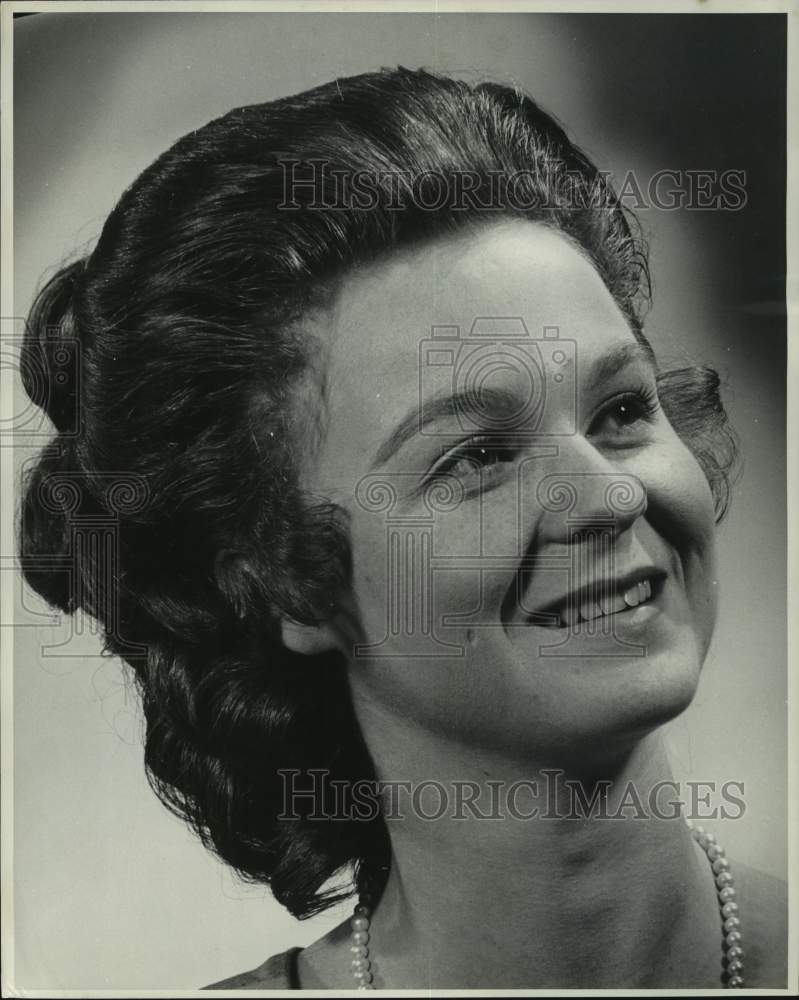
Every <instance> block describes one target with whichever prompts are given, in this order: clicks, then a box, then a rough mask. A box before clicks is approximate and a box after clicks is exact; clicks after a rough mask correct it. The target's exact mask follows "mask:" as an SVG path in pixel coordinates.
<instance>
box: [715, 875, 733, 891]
mask: <svg viewBox="0 0 799 1000" xmlns="http://www.w3.org/2000/svg"><path fill="white" fill-rule="evenodd" d="M734 881H735V880H734V879H733V877H732V875H730V873H729V872H719V874H718V875H717V876H716V885H717V886H718V887H719V889H723V888H724V886H725V885H732V884H733V882H734Z"/></svg>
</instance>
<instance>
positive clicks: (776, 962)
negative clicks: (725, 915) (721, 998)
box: [732, 862, 788, 989]
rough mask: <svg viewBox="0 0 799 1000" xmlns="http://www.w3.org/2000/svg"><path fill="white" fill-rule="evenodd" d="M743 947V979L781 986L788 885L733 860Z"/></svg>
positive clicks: (785, 956) (755, 984) (784, 969)
mask: <svg viewBox="0 0 799 1000" xmlns="http://www.w3.org/2000/svg"><path fill="white" fill-rule="evenodd" d="M732 871H733V874H734V876H735V886H736V889H737V893H736V896H737V901H738V905H739V906H740V918H741V936H742V942H741V943H742V945H743V950H744V958H743V963H744V972H743V977H744V983H745V985H746V986H752V987H771V988H778V987H782V988H783V989H784V988H785V986H786V985H787V980H788V887H787V885H786V884H785V882H783V881H782V880H781V879H778V878H775V877H774V876H773V875H768V874H767V873H766V872H763V871H760V869H758V868H752V867H750V866H749V865H745V864H741V863H740V862H734V863H733V866H732Z"/></svg>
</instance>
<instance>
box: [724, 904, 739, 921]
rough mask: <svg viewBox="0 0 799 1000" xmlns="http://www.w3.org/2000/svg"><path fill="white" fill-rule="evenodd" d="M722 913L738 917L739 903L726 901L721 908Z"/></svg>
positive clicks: (726, 915)
mask: <svg viewBox="0 0 799 1000" xmlns="http://www.w3.org/2000/svg"><path fill="white" fill-rule="evenodd" d="M721 914H722V916H724V917H737V916H738V904H737V903H733V902H730V903H725V904H724V906H722V908H721Z"/></svg>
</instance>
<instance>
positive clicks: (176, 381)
mask: <svg viewBox="0 0 799 1000" xmlns="http://www.w3.org/2000/svg"><path fill="white" fill-rule="evenodd" d="M342 178H343V179H344V180H346V179H348V178H349V179H353V178H356V179H359V182H358V185H356V186H354V187H351V189H350V190H349V192H348V193H347V192H346V191H343V190H342V187H341V182H342ZM442 178H443V180H444V187H445V189H446V192H445V193H447V192H449V191H451V190H452V191H454V190H455V188H456V186H457V184H461V188H460V190H461V195H462V198H461V201H460V202H456V201H454V200H453V199H452V198H450V197H449V196H448V194H447V197H445V198H443V199H442V198H441V190H442V187H441V185H442ZM463 178H469V183H468V185H466V186H464V185H463ZM287 182H291V183H288V186H287ZM306 182H309V183H306ZM311 182H312V183H311ZM467 196H468V197H467ZM320 204H321V208H320ZM501 214H505V215H514V216H518V217H523V218H528V219H531V220H535V221H537V222H540V223H543V224H545V225H547V226H550V227H553V228H555V229H557V230H558V231H560V232H562V233H563V234H565V235H566V237H567V238H569V239H570V240H572V241H574V242H575V243H576V244H578V245H579V247H580V248H582V251H583V252H584V253H586V254H587V255H588V256H589V257H590V259H591V260H592V262H593V264H594V266H595V267H596V269H597V271H598V273H599V274H600V275H601V277H602V278H603V280H604V282H605V284H606V286H607V288H608V289H609V291H610V292H611V294H612V295H613V296H614V298H615V300H616V302H617V303H618V305H619V307H620V309H621V310H622V312H623V313H624V315H625V316H626V317H627V319H628V321H629V323H630V325H631V328H632V329H633V331H634V332H635V334H636V336H638V337H639V339H642V340H643V334H642V333H641V314H642V310H643V309H644V308H645V306H646V302H647V297H648V290H649V283H648V271H647V263H646V255H645V251H644V247H643V244H642V242H641V240H640V239H639V238H638V237H637V236H636V234H635V232H634V230H633V228H632V226H631V220H630V219H628V217H627V215H626V213H625V210H624V209H623V207H622V206H621V205H620V203H619V202H618V200H617V198H616V196H615V194H614V192H613V191H612V189H611V188H610V187H609V185H608V183H607V182H606V180H605V179H604V178H603V177H602V176H601V175H600V173H599V172H598V171H597V169H596V168H595V167H594V165H593V164H591V163H590V162H589V160H588V159H587V158H586V157H585V156H584V154H583V153H582V152H581V151H580V150H579V149H577V148H576V147H575V146H574V145H573V144H572V143H571V142H570V141H569V139H568V138H567V136H566V134H565V133H564V131H563V130H562V128H561V127H560V126H559V125H558V124H557V123H556V122H555V121H554V120H553V119H552V118H551V117H550V116H549V115H547V114H545V113H544V112H543V111H542V110H541V109H540V108H539V107H538V106H537V105H536V104H535V103H534V102H533V101H532V100H531V99H530V98H529V97H526V96H525V95H523V94H521V93H519V92H518V91H516V90H513V89H509V88H506V87H503V86H499V85H496V84H481V85H479V86H471V85H468V84H466V83H463V82H458V81H455V80H452V79H448V78H445V77H441V76H436V75H433V74H431V73H428V72H423V71H418V72H417V71H409V70H406V69H402V68H400V69H398V70H395V71H383V72H379V73H371V74H365V75H362V76H357V77H353V78H350V79H340V80H337V81H335V82H333V83H331V84H328V85H326V86H322V87H318V88H316V89H314V90H311V91H308V92H306V93H303V94H300V95H298V96H296V97H290V98H286V99H282V100H278V101H274V102H271V103H269V104H257V105H253V106H250V107H244V108H239V109H236V110H233V111H231V112H230V113H229V114H226V115H224V116H223V117H221V118H219V119H217V120H215V121H212V122H211V123H210V124H208V125H206V126H205V127H204V128H201V129H198V130H196V131H194V132H192V133H190V134H189V135H187V136H185V137H184V138H182V139H180V140H179V141H178V142H177V143H176V144H175V145H174V146H173V147H172V148H171V149H169V150H168V151H167V152H165V153H164V154H163V155H162V156H160V157H159V158H158V160H156V162H155V163H154V164H152V166H150V167H149V168H148V169H146V170H145V171H144V172H143V173H142V174H141V176H140V177H139V178H138V179H137V180H136V181H135V182H134V184H133V185H132V186H131V187H130V188H129V189H128V190H127V191H126V192H125V193H124V194H123V196H122V197H121V199H120V201H119V203H118V204H117V206H116V207H115V209H114V210H113V212H112V213H111V215H110V216H109V218H108V220H107V221H106V223H105V226H104V227H103V230H102V233H101V235H100V238H99V241H98V242H97V245H96V248H95V249H94V251H93V252H92V253H91V254H90V255H89V256H88V257H87V258H85V259H83V260H79V261H77V262H75V263H73V264H72V265H70V266H69V267H66V268H64V269H63V270H61V271H60V272H59V273H57V274H56V275H55V277H53V278H52V280H50V282H49V283H48V284H47V285H46V286H45V287H44V288H43V290H42V291H41V292H40V293H39V295H38V298H37V299H36V302H35V304H34V306H33V308H32V311H31V313H30V317H29V322H28V329H27V333H26V342H25V346H24V352H23V370H24V371H25V372H26V373H27V374H26V375H25V376H24V381H25V387H26V390H27V391H28V394H29V395H30V396H31V398H32V399H33V400H34V402H36V403H38V404H39V405H40V406H42V407H43V408H45V409H46V412H47V413H48V415H49V416H50V418H51V419H52V421H53V423H54V424H55V427H56V429H57V430H58V435H57V436H56V438H55V440H54V442H53V443H52V445H50V446H49V447H48V448H47V449H45V451H44V452H43V453H42V455H41V457H40V459H39V461H38V463H37V464H36V466H35V467H34V468H33V469H32V470H31V471H30V473H29V474H28V476H27V480H26V483H25V494H24V502H23V506H22V511H21V523H20V551H21V560H22V566H23V570H24V573H25V577H26V579H27V581H28V583H29V584H30V585H31V586H32V587H33V588H34V589H35V590H36V591H37V592H38V593H39V594H41V595H42V596H43V597H44V598H45V599H46V600H47V601H48V602H50V603H51V604H52V605H55V606H56V607H58V608H60V609H62V610H64V611H66V612H73V611H75V610H76V609H78V608H83V609H84V610H85V611H86V612H88V613H89V614H91V615H93V616H94V617H95V618H97V619H98V621H99V622H100V623H101V624H102V625H103V628H104V634H105V646H106V649H107V650H108V651H109V652H111V653H114V654H117V655H119V656H121V657H122V658H123V660H125V661H126V662H127V663H128V664H129V665H130V666H131V667H132V669H133V672H134V675H135V677H136V680H137V684H138V687H139V689H140V693H141V696H142V700H143V706H144V713H145V719H146V741H145V763H146V767H147V772H148V776H149V779H150V781H151V784H152V785H153V787H154V789H155V791H156V792H157V794H158V795H159V796H160V797H161V799H162V800H163V801H164V802H165V803H166V804H167V806H168V807H170V808H171V809H172V810H174V811H175V812H176V813H178V814H179V815H181V816H183V817H185V818H186V819H187V820H188V822H189V823H190V824H191V825H192V827H193V828H194V829H195V830H196V831H197V832H198V833H199V835H200V837H201V838H202V840H203V842H204V843H205V844H206V845H207V846H209V847H211V848H212V849H214V850H215V851H216V852H217V853H218V854H219V856H220V857H222V858H223V859H224V860H225V861H227V862H228V863H229V864H230V865H232V866H233V867H234V868H235V869H236V870H237V871H238V872H239V873H241V874H242V876H244V877H246V878H248V879H251V880H255V881H263V882H267V883H269V884H270V886H271V888H272V891H273V893H274V895H275V897H276V898H277V899H278V900H279V901H280V902H281V903H283V904H284V905H285V906H286V907H287V908H288V909H289V910H290V911H291V912H292V913H293V914H295V915H297V916H307V915H310V914H311V913H313V912H316V911H317V910H319V909H322V908H324V907H325V906H327V905H329V904H330V903H332V902H334V901H335V900H337V899H338V898H340V896H341V894H342V893H344V892H346V891H347V889H348V886H347V884H346V883H345V884H344V885H343V886H339V887H338V888H337V889H333V890H325V889H324V886H325V883H327V882H328V881H329V880H330V878H331V877H332V876H334V875H335V874H336V873H341V872H345V871H347V870H348V869H349V868H351V867H352V866H354V867H355V871H356V878H360V879H366V878H367V876H370V877H371V878H372V879H374V880H376V881H378V882H379V880H380V877H381V873H382V874H383V875H384V874H385V871H386V870H387V865H388V859H389V851H388V839H387V833H386V829H385V824H384V822H383V820H382V819H381V818H380V817H379V816H378V817H376V818H375V819H374V820H373V821H371V822H364V821H360V822H359V821H356V820H353V821H352V822H347V821H337V822H330V823H324V822H319V821H316V820H313V819H312V818H311V817H309V816H305V817H303V818H302V819H300V820H297V821H294V822H287V821H280V820H278V818H277V816H278V814H279V813H280V811H281V808H282V805H283V803H282V792H283V781H282V778H281V776H280V775H279V774H278V768H282V769H295V770H297V771H299V772H301V773H303V774H304V773H306V772H307V771H308V770H309V769H311V768H327V769H328V770H329V773H330V778H331V779H341V780H345V781H350V782H352V781H356V780H358V779H361V778H367V779H368V778H370V777H372V765H371V763H370V760H369V755H368V753H367V751H366V748H365V747H364V745H363V743H362V741H361V737H360V734H359V729H358V726H357V723H356V720H355V717H354V712H353V710H352V707H351V703H350V697H349V690H348V686H347V679H346V670H345V664H344V663H343V660H342V658H340V657H338V656H333V655H331V656H329V657H328V656H325V657H301V656H297V655H295V654H292V653H291V652H289V651H288V650H287V649H286V648H285V647H284V646H283V645H282V643H281V641H280V630H279V619H280V616H281V615H288V616H289V617H291V618H293V619H296V620H298V621H306V622H307V621H313V620H315V619H317V618H319V617H320V616H322V615H324V613H325V610H326V608H327V606H328V604H329V600H330V597H329V595H331V594H336V593H338V592H340V588H341V586H342V585H343V584H344V583H345V582H346V580H347V578H348V575H349V571H350V570H349V562H348V540H347V532H346V524H345V523H343V522H342V520H341V518H340V516H339V512H338V511H337V509H336V508H335V507H334V506H332V505H330V504H328V503H325V502H324V501H322V500H320V499H319V498H315V497H312V496H309V495H306V494H305V493H303V491H302V490H301V489H300V486H299V477H298V468H297V458H296V456H297V454H298V452H300V451H301V450H302V447H303V444H304V443H305V438H306V436H307V434H308V433H309V431H308V428H307V426H305V423H307V422H305V423H304V422H303V421H300V420H298V419H296V418H297V413H298V401H299V400H300V398H301V397H302V395H303V393H302V392H301V391H300V387H301V383H302V380H303V378H304V377H305V374H306V372H307V371H308V367H309V355H310V352H311V348H310V345H309V343H308V339H307V337H306V336H304V335H303V334H302V331H301V329H300V326H301V324H300V322H299V321H300V320H301V318H302V316H303V315H304V314H305V313H306V312H307V310H308V309H309V308H311V307H312V306H313V305H315V304H317V303H320V302H324V301H325V300H326V297H327V296H329V295H330V294H331V291H332V290H334V289H335V284H336V280H337V278H339V277H340V276H341V275H342V274H344V273H346V272H347V270H348V269H350V268H353V267H355V266H357V265H358V264H359V263H360V262H364V261H371V260H373V259H374V258H375V257H376V256H378V255H380V254H384V253H389V252H390V251H391V250H392V248H394V247H397V246H400V245H408V244H410V243H413V242H416V241H420V240H424V239H428V238H434V237H437V236H441V235H443V234H446V233H448V232H453V231H456V230H459V229H462V228H463V227H466V226H469V225H477V224H481V223H483V222H486V221H488V222H490V221H493V220H495V219H497V218H498V216H499V215H501ZM69 371H71V372H72V375H71V376H69V377H65V376H64V374H63V373H64V372H69ZM58 373H61V374H58ZM662 385H663V387H664V389H665V390H667V391H666V392H665V393H664V401H663V402H664V406H665V407H666V409H667V412H668V414H669V416H670V418H671V419H672V421H673V422H674V424H675V427H676V428H677V430H678V432H679V433H681V434H682V435H683V436H684V438H685V440H686V441H687V443H688V444H689V446H690V447H692V448H693V450H694V452H695V454H696V455H697V457H698V459H699V461H700V462H701V463H702V465H703V467H704V469H705V472H706V474H707V478H708V481H709V482H710V485H711V487H712V489H713V492H714V496H715V497H716V501H717V510H718V512H719V515H720V514H721V513H722V512H723V509H724V506H725V504H726V497H727V485H726V484H727V475H726V473H727V470H728V469H729V467H730V465H731V462H732V459H733V455H734V450H733V448H732V438H731V436H730V434H729V431H728V429H727V426H726V423H725V417H724V411H723V408H722V407H721V404H720V402H719V398H718V391H717V389H718V380H717V377H716V376H715V374H714V373H713V372H711V371H709V370H705V369H695V370H694V369H691V370H683V371H681V372H678V373H672V374H669V375H667V376H664V377H663V380H662ZM98 525H99V526H100V528H103V526H105V527H104V529H103V530H105V531H106V534H105V535H102V532H101V533H100V535H97V538H100V536H101V535H102V538H103V539H105V541H101V542H97V541H95V542H92V541H91V538H93V537H95V536H92V535H91V530H95V531H98V530H99V529H98V528H97V526H98ZM92 526H94V527H92ZM109 539H110V541H109ZM237 555H244V556H246V558H245V559H239V558H237ZM359 873H360V874H359ZM375 873H377V874H375Z"/></svg>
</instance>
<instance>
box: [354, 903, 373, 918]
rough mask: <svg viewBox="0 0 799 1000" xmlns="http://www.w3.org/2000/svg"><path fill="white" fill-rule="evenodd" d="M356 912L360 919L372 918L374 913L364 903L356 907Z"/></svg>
mask: <svg viewBox="0 0 799 1000" xmlns="http://www.w3.org/2000/svg"><path fill="white" fill-rule="evenodd" d="M355 912H356V914H357V915H358V916H359V917H368V916H371V913H372V911H371V910H370V909H369V907H368V906H364V904H363V903H358V905H357V906H356V907H355Z"/></svg>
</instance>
